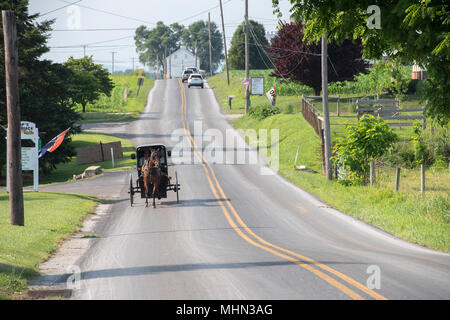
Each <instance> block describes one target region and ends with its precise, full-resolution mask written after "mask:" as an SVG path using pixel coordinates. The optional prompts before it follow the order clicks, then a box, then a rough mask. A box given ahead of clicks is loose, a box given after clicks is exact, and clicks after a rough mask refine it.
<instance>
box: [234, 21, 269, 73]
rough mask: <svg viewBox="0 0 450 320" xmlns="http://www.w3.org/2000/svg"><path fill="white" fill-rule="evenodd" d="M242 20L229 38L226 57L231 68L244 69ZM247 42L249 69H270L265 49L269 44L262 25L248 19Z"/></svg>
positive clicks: (243, 24)
mask: <svg viewBox="0 0 450 320" xmlns="http://www.w3.org/2000/svg"><path fill="white" fill-rule="evenodd" d="M244 26H245V22H243V23H242V24H241V25H240V26H239V27H238V28H237V29H236V31H235V32H234V34H233V38H232V39H231V48H230V51H229V53H228V59H229V63H230V68H231V69H237V70H243V69H245V35H244ZM248 39H249V40H248V43H249V67H250V69H270V68H272V66H271V63H270V60H269V59H268V57H267V55H266V53H265V50H266V49H267V46H268V45H269V42H268V41H267V38H266V32H265V29H264V26H263V25H262V24H260V23H258V22H256V21H253V20H249V31H248Z"/></svg>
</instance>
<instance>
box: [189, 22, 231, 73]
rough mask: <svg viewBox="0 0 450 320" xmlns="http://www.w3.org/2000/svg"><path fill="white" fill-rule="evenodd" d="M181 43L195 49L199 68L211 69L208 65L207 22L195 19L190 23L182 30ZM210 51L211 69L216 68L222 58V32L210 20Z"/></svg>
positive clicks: (193, 50) (192, 49)
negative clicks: (195, 20)
mask: <svg viewBox="0 0 450 320" xmlns="http://www.w3.org/2000/svg"><path fill="white" fill-rule="evenodd" d="M182 39H183V43H184V45H185V46H186V48H188V49H190V50H191V51H192V52H195V50H197V56H198V57H199V58H200V69H202V70H207V71H208V72H209V71H211V70H210V67H209V34H208V22H207V21H197V22H194V23H193V24H191V25H190V26H189V27H188V28H186V29H184V32H183V36H182ZM211 49H212V50H211V51H212V55H211V56H212V63H213V66H212V67H213V71H214V70H216V69H217V67H218V66H219V64H220V62H221V61H222V59H223V58H224V55H223V43H222V34H221V33H220V31H219V30H218V28H217V25H216V23H214V22H211Z"/></svg>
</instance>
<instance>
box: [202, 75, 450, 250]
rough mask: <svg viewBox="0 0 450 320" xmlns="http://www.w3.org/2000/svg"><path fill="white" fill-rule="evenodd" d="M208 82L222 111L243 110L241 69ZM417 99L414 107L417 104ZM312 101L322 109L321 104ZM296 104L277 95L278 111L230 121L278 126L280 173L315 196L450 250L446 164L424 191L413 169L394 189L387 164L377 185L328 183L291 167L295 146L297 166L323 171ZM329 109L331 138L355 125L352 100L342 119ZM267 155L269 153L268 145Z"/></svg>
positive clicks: (261, 99) (259, 99)
mask: <svg viewBox="0 0 450 320" xmlns="http://www.w3.org/2000/svg"><path fill="white" fill-rule="evenodd" d="M255 72H256V73H258V71H255ZM250 75H251V76H259V75H258V74H255V75H254V74H250ZM208 82H209V84H210V86H211V88H213V89H214V92H215V94H216V97H217V99H218V101H219V104H220V105H221V108H222V109H223V110H224V111H225V112H228V113H244V112H245V109H244V89H243V84H242V74H241V73H239V72H235V73H233V72H232V73H231V74H230V86H229V87H228V86H227V84H226V77H225V74H224V73H221V74H218V75H216V76H214V77H211V78H209V79H208ZM300 94H301V93H300ZM306 94H309V93H307V92H306ZM229 95H234V96H235V98H234V100H233V106H232V109H231V110H230V109H229V107H228V99H227V97H228V96H229ZM251 99H252V106H256V105H258V104H266V103H267V98H266V97H265V96H252V97H251ZM415 102H416V101H414V105H412V106H414V107H417V106H416V105H415ZM315 103H316V107H317V110H318V111H319V112H320V110H321V102H320V101H316V102H315ZM300 104H301V97H300V96H298V95H294V96H278V97H277V107H278V108H280V110H281V111H282V113H281V114H278V115H274V116H271V117H268V118H266V119H263V120H257V119H254V118H252V117H250V116H243V117H241V118H238V119H236V120H233V121H232V124H233V125H234V126H235V127H236V128H238V129H243V130H246V129H254V130H256V132H258V130H259V129H267V130H268V132H270V130H271V129H279V139H280V144H279V152H280V154H279V160H280V163H279V165H280V169H279V173H280V174H281V175H282V176H284V177H285V178H287V179H288V180H289V181H291V182H292V183H294V184H296V185H298V186H300V187H302V188H303V189H305V190H307V191H309V192H311V193H313V194H316V195H318V196H319V197H320V198H321V199H322V201H324V202H325V203H327V204H328V205H330V206H332V207H334V208H336V209H338V210H340V211H341V212H344V213H346V214H348V215H351V216H353V217H355V218H358V219H360V220H363V221H365V222H368V223H370V224H372V225H374V226H377V227H379V228H381V229H383V230H385V231H387V232H389V233H391V234H393V235H395V236H397V237H399V238H402V239H405V240H407V241H410V242H413V243H417V244H420V245H423V246H427V247H430V248H433V249H437V250H441V251H445V252H450V214H449V210H450V204H449V203H450V201H449V200H450V199H449V198H450V180H449V179H448V169H447V168H432V169H430V170H428V171H427V181H429V184H428V187H427V191H426V192H425V194H423V195H422V194H421V193H420V190H419V189H420V178H418V176H419V173H418V171H417V170H403V169H402V177H401V185H400V191H399V192H395V189H394V184H393V181H394V178H395V175H393V171H392V170H391V169H388V168H384V169H382V171H381V172H379V179H378V181H377V184H376V185H375V186H372V187H368V186H350V187H346V186H343V185H341V184H339V183H338V182H337V181H327V180H326V178H325V177H324V176H323V175H322V174H314V173H309V172H301V171H298V170H295V168H294V161H295V156H296V152H297V147H298V146H300V153H299V158H298V162H297V164H298V165H305V166H307V167H308V168H311V169H313V170H315V171H317V172H322V168H321V158H320V139H319V137H318V136H317V135H316V134H315V133H314V131H313V129H312V127H311V126H310V125H309V124H308V123H307V122H306V121H305V120H304V119H303V117H302V115H301V113H300V111H301V110H300ZM409 107H411V106H409ZM330 110H331V114H330V122H331V124H332V139H334V138H335V137H337V136H340V135H342V134H343V132H344V128H345V124H346V123H350V124H352V123H356V115H355V113H354V112H352V110H351V103H350V102H345V101H344V102H342V103H341V110H343V112H341V114H342V116H341V117H337V115H336V114H335V112H336V103H335V102H332V103H330ZM395 131H396V132H397V134H399V136H400V137H401V139H405V140H409V139H410V136H411V131H412V129H411V128H403V129H400V128H396V129H395ZM269 139H270V137H269ZM269 141H270V140H269ZM254 147H256V146H254ZM267 154H270V146H269V150H267ZM391 171H392V172H391Z"/></svg>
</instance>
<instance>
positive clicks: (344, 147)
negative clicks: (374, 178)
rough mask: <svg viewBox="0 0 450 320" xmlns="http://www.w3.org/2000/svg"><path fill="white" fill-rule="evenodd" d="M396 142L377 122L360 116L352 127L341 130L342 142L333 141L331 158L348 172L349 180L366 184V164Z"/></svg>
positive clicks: (390, 130)
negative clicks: (343, 132)
mask: <svg viewBox="0 0 450 320" xmlns="http://www.w3.org/2000/svg"><path fill="white" fill-rule="evenodd" d="M397 140H398V136H397V135H396V134H395V133H394V132H393V131H392V129H391V128H390V127H389V126H388V125H387V124H386V123H385V122H384V120H383V119H381V118H375V117H374V116H372V115H364V116H363V117H362V118H361V119H360V120H359V121H358V123H357V124H356V125H352V126H348V127H347V128H346V129H345V136H344V138H337V139H336V144H335V146H334V149H333V152H334V154H335V156H334V157H333V158H332V159H333V161H334V162H335V163H339V164H343V165H344V166H345V168H346V169H348V170H350V172H351V174H350V179H348V180H354V181H357V182H364V183H366V182H367V177H368V173H369V163H370V162H371V161H373V160H375V159H377V158H379V157H381V156H382V155H383V154H385V153H386V152H387V151H388V149H389V148H390V147H391V146H392V145H393V144H394V142H396V141H397Z"/></svg>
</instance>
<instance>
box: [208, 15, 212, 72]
mask: <svg viewBox="0 0 450 320" xmlns="http://www.w3.org/2000/svg"><path fill="white" fill-rule="evenodd" d="M208 35H209V75H210V76H212V75H213V69H212V47H211V13H210V12H208Z"/></svg>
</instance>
